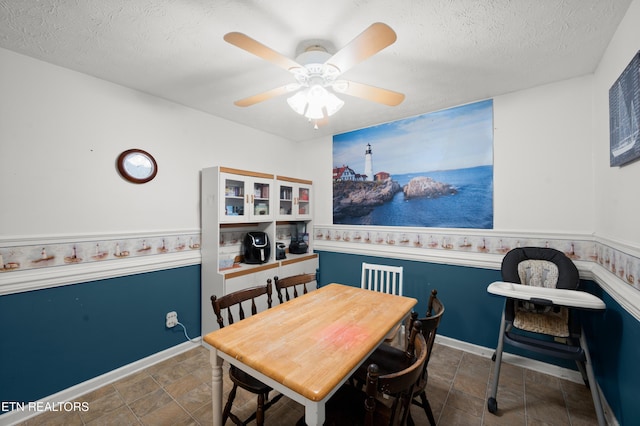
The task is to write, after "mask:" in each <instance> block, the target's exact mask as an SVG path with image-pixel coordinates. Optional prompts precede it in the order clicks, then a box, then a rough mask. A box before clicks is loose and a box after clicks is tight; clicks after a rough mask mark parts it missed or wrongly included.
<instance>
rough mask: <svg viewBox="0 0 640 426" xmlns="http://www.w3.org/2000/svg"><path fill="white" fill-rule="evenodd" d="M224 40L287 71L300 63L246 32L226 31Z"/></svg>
mask: <svg viewBox="0 0 640 426" xmlns="http://www.w3.org/2000/svg"><path fill="white" fill-rule="evenodd" d="M224 40H225V41H226V42H227V43H230V44H233V45H234V46H236V47H239V48H240V49H243V50H246V51H247V52H249V53H253V54H254V55H256V56H258V57H260V58H262V59H265V60H267V61H269V62H271V63H272V64H275V65H277V66H279V67H280V68H283V69H285V70H287V71H289V70H290V69H291V68H300V67H301V65H300V64H298V63H297V62H296V61H294V60H292V59H289V58H287V57H286V56H284V55H281V54H280V53H278V52H276V51H275V50H273V49H271V48H269V47H267V46H265V45H264V44H262V43H260V42H259V41H256V40H254V39H252V38H251V37H249V36H248V35H246V34H243V33H238V32H231V33H227V34H225V35H224Z"/></svg>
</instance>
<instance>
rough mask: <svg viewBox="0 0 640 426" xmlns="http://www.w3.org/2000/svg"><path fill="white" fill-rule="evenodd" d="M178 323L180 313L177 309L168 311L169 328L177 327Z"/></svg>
mask: <svg viewBox="0 0 640 426" xmlns="http://www.w3.org/2000/svg"><path fill="white" fill-rule="evenodd" d="M177 324H178V314H177V313H176V312H175V311H172V312H168V313H167V328H172V327H175V326H176V325H177Z"/></svg>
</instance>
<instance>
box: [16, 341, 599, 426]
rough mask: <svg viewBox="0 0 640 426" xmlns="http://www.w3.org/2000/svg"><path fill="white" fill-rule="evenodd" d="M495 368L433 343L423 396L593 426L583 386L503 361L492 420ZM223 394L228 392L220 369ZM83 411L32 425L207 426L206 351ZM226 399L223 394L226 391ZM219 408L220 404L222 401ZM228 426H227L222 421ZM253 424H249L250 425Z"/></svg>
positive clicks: (444, 420)
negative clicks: (491, 390)
mask: <svg viewBox="0 0 640 426" xmlns="http://www.w3.org/2000/svg"><path fill="white" fill-rule="evenodd" d="M492 368H493V363H492V362H491V360H489V359H487V358H483V357H481V356H478V355H474V354H470V353H468V352H463V351H460V350H457V349H453V348H451V347H448V346H444V345H438V344H436V345H435V346H434V351H433V355H432V357H431V361H430V363H429V383H428V385H427V394H428V397H429V401H430V403H431V406H432V408H433V412H434V416H435V418H436V421H437V423H438V425H465V426H470V425H509V426H512V425H536V426H538V425H573V426H576V425H595V424H597V421H596V418H595V411H594V408H593V403H592V401H591V394H590V393H589V391H588V389H587V388H586V387H585V386H584V385H582V384H576V383H573V382H570V381H566V380H563V379H558V378H556V377H552V376H548V375H545V374H541V373H537V372H534V371H531V370H526V369H523V368H521V367H515V366H513V365H510V364H506V363H503V366H502V372H501V375H500V387H499V390H498V397H497V399H498V407H499V412H498V415H497V416H496V415H493V414H490V413H489V412H488V411H487V408H486V406H487V405H486V396H487V393H488V391H489V388H490V386H491V385H490V378H491V371H492ZM224 377H225V382H224V390H225V393H226V392H228V391H229V390H230V388H231V386H230V384H229V380H228V379H227V373H226V371H225V372H224ZM78 400H79V401H86V402H88V403H89V410H88V411H87V412H85V413H77V412H76V413H70V414H67V415H63V416H61V415H56V413H45V414H41V415H39V416H37V417H33V418H31V419H29V420H27V421H25V422H24V423H21V426H31V425H38V426H43V425H65V426H71V425H141V424H142V425H154V426H156V425H210V424H212V421H211V410H212V408H211V370H210V364H209V352H208V350H207V349H205V348H202V347H200V348H196V349H193V350H190V351H188V352H185V353H183V354H180V355H177V356H175V357H173V358H171V359H168V360H166V361H163V362H161V363H159V364H156V365H154V366H151V367H149V368H147V369H145V370H143V371H141V372H138V373H135V374H132V375H130V376H128V377H126V378H124V379H122V380H120V381H117V382H115V383H112V384H110V385H107V386H104V387H102V388H100V389H98V390H96V391H93V392H91V393H88V394H86V395H84V396H83V397H81V398H79V399H78ZM225 401H226V394H225ZM223 403H224V402H223ZM255 403H256V398H255V396H253V395H249V394H246V393H242V391H241V390H239V391H238V395H237V396H236V400H235V403H234V405H235V407H234V412H236V414H238V415H239V416H240V417H241V418H245V417H246V416H248V415H249V414H250V413H251V412H252V410H254V409H255ZM420 410H421V409H419V408H418V407H415V406H414V407H412V416H413V418H414V419H415V422H416V424H417V425H428V421H427V418H426V416H425V414H424V411H422V412H421V411H420ZM303 413H304V409H303V408H302V406H300V405H299V404H297V403H295V402H293V401H291V400H289V399H287V398H286V397H285V398H282V399H280V401H278V403H277V404H275V405H274V406H273V407H271V408H270V409H269V410H267V412H266V416H265V417H266V419H265V423H266V425H283V426H287V425H295V423H296V421H297V420H298V419H299V418H300V417H301V416H302V414H303ZM227 424H231V421H227ZM253 424H255V422H253Z"/></svg>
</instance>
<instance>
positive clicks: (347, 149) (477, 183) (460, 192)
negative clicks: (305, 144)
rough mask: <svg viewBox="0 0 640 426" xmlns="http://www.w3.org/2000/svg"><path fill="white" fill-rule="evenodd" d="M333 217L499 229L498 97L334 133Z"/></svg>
mask: <svg viewBox="0 0 640 426" xmlns="http://www.w3.org/2000/svg"><path fill="white" fill-rule="evenodd" d="M333 223H334V224H348V225H380V226H414V227H437V228H475V229H492V228H493V100H491V99H489V100H485V101H481V102H476V103H472V104H468V105H462V106H458V107H455V108H449V109H445V110H441V111H436V112H432V113H428V114H423V115H420V116H416V117H411V118H407V119H403V120H399V121H394V122H391V123H385V124H381V125H378V126H374V127H369V128H365V129H361V130H356V131H353V132H348V133H343V134H339V135H335V136H334V137H333Z"/></svg>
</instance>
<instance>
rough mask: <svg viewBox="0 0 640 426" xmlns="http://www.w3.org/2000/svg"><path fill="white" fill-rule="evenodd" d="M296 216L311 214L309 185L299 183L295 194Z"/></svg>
mask: <svg viewBox="0 0 640 426" xmlns="http://www.w3.org/2000/svg"><path fill="white" fill-rule="evenodd" d="M296 201H297V203H296V207H297V212H296V213H297V216H298V217H307V216H311V187H310V186H303V185H300V186H299V187H298V196H297V200H296Z"/></svg>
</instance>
